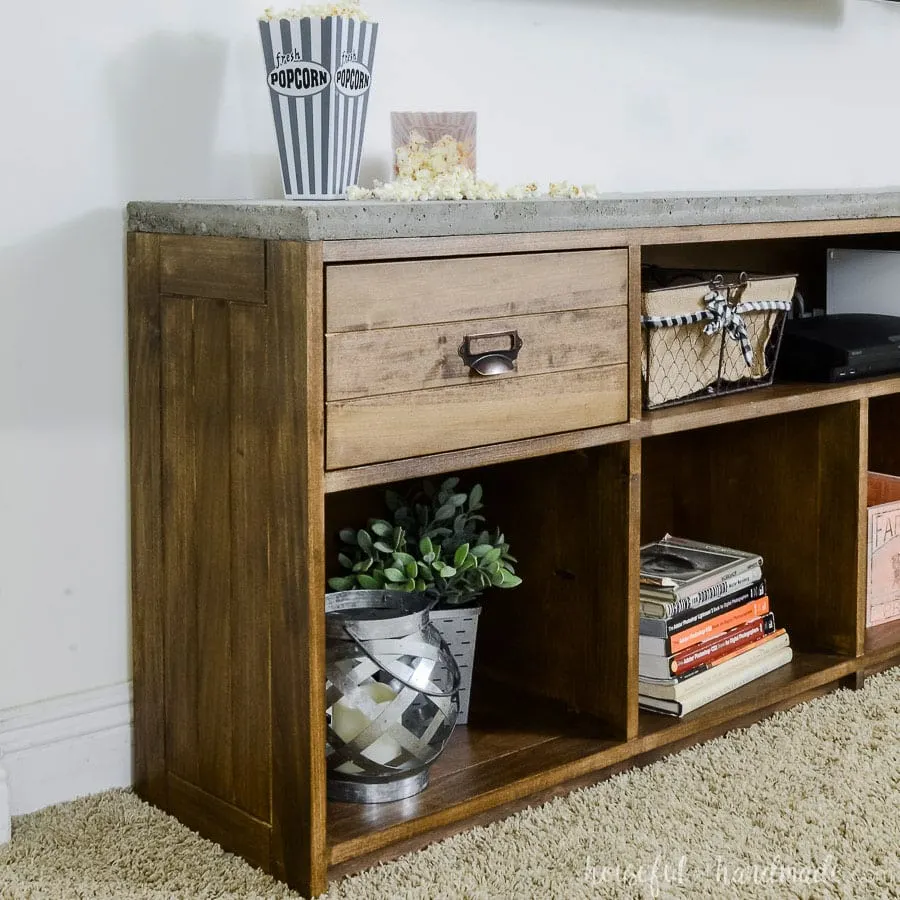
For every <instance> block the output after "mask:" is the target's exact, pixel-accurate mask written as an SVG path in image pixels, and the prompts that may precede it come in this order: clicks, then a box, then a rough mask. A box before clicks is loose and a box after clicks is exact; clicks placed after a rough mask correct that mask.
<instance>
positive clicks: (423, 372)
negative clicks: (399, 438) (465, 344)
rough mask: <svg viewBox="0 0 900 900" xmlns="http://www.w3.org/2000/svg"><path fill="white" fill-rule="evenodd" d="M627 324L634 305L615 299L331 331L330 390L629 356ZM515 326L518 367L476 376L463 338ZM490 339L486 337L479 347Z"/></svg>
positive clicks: (393, 386) (526, 371)
mask: <svg viewBox="0 0 900 900" xmlns="http://www.w3.org/2000/svg"><path fill="white" fill-rule="evenodd" d="M627 328H628V308H627V307H626V306H610V307H605V308H601V309H578V310H572V311H571V312H558V313H545V314H542V315H536V316H515V317H511V318H506V319H471V320H469V321H467V322H448V323H443V324H440V325H418V326H413V327H410V328H390V329H376V330H373V331H346V332H339V333H338V334H329V335H326V337H325V359H326V372H327V376H326V384H325V397H326V399H327V400H328V401H333V400H349V399H352V398H355V397H373V396H379V395H382V394H396V393H401V392H404V391H418V390H424V389H427V388H435V387H449V386H451V385H468V384H472V383H473V382H477V381H479V380H480V381H485V380H488V381H490V380H499V379H504V378H521V377H527V376H532V375H543V374H547V373H550V372H563V371H569V370H573V369H587V368H592V367H595V366H608V365H614V364H616V363H623V362H625V361H626V359H627V356H628V335H627ZM512 330H515V331H516V332H517V333H518V335H519V337H520V338H521V340H522V349H521V351H520V353H519V358H518V361H517V368H516V370H515V371H513V372H510V373H509V374H504V375H492V376H490V378H488V379H483V378H481V379H479V378H478V376H473V375H472V374H471V373H470V371H469V369H468V368H467V366H466V365H465V363H464V362H463V360H462V358H461V357H460V355H459V346H460V344H461V343H462V341H463V339H464V338H465V337H466V336H467V335H477V334H489V333H497V332H508V331H512ZM490 343H491V342H489V341H484V342H482V347H481V349H487V348H488V346H489V345H490ZM495 343H496V342H495ZM501 343H502V342H501Z"/></svg>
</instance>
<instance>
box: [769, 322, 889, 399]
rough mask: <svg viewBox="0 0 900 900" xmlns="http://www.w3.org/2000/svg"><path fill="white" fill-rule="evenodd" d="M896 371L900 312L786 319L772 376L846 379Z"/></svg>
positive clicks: (792, 379)
mask: <svg viewBox="0 0 900 900" xmlns="http://www.w3.org/2000/svg"><path fill="white" fill-rule="evenodd" d="M892 372H900V316H882V315H874V314H867V313H846V314H840V315H826V316H810V317H807V318H802V319H788V321H787V322H786V323H785V331H784V338H783V339H782V343H781V351H780V353H779V355H778V367H777V370H776V373H775V374H776V377H777V378H779V379H785V380H789V381H828V382H833V383H834V382H840V381H850V380H852V379H854V378H869V377H872V376H874V375H888V374H890V373H892Z"/></svg>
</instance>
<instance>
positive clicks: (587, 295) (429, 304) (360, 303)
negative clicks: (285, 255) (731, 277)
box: [325, 250, 628, 334]
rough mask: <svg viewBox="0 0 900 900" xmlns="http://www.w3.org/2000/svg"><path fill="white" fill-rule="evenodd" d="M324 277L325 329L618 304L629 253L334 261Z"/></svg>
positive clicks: (624, 293)
mask: <svg viewBox="0 0 900 900" xmlns="http://www.w3.org/2000/svg"><path fill="white" fill-rule="evenodd" d="M325 279H326V281H325V284H326V294H325V331H326V332H328V333H329V334H333V333H335V332H341V331H366V330H368V329H373V328H398V327H402V326H405V325H428V324H433V323H436V322H463V321H466V320H469V319H484V318H500V317H504V316H516V315H534V314H537V313H548V312H559V311H561V310H573V309H589V308H596V307H603V306H619V305H623V304H625V303H627V283H628V252H627V251H626V250H585V251H577V252H571V253H532V254H520V255H511V256H487V257H465V258H456V259H426V260H411V261H408V262H389V263H363V264H359V265H356V264H353V265H332V266H329V267H328V268H327V270H326V275H325Z"/></svg>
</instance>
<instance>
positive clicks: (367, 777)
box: [325, 591, 460, 803]
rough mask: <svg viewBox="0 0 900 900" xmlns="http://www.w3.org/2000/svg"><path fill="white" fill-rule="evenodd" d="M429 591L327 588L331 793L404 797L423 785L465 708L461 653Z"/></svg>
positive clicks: (358, 799) (370, 798) (362, 799)
mask: <svg viewBox="0 0 900 900" xmlns="http://www.w3.org/2000/svg"><path fill="white" fill-rule="evenodd" d="M434 602H435V601H433V600H430V599H429V598H428V597H426V596H425V595H424V594H417V593H415V594H413V593H404V592H401V591H344V592H340V593H335V594H328V595H326V597H325V634H326V668H325V678H326V682H325V698H326V700H325V702H326V707H327V710H326V712H327V721H328V738H327V744H326V757H327V766H328V797H329V799H332V800H344V801H351V802H355V803H384V802H387V801H390V800H402V799H403V798H405V797H411V796H412V795H413V794H417V793H419V791H422V790H424V789H425V788H426V787H427V785H428V768H429V766H430V765H431V764H432V763H433V762H434V760H435V759H436V758H437V757H438V756H439V755H440V753H441V751H442V750H443V749H444V746H445V744H446V743H447V740H448V738H449V737H450V734H451V732H452V731H453V727H454V725H456V717H457V714H458V712H459V685H460V674H459V668H458V666H457V665H456V661H455V660H454V659H453V656H452V654H451V653H450V650H449V648H448V647H447V645H446V644H445V643H444V642H443V641H442V640H441V636H440V634H439V633H438V631H437V629H436V628H435V627H434V626H433V625H432V624H431V622H430V620H429V617H428V613H429V610H430V609H431V607H432V606H433V605H434Z"/></svg>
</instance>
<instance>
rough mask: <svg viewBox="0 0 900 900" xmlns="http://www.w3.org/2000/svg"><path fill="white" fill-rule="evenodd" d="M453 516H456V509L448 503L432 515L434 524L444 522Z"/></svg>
mask: <svg viewBox="0 0 900 900" xmlns="http://www.w3.org/2000/svg"><path fill="white" fill-rule="evenodd" d="M455 515H456V507H455V506H453V505H451V504H450V503H445V504H444V505H443V506H442V507H441V508H440V509H439V510H438V511H437V512H436V513H435V514H434V520H435V521H436V522H445V521H446V520H447V519H452V518H453V517H454V516H455Z"/></svg>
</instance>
